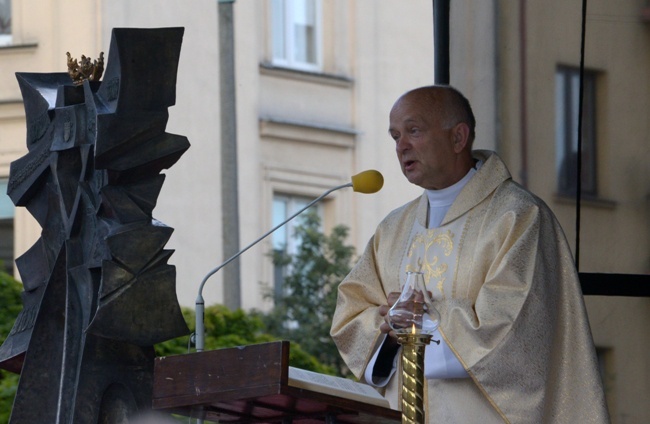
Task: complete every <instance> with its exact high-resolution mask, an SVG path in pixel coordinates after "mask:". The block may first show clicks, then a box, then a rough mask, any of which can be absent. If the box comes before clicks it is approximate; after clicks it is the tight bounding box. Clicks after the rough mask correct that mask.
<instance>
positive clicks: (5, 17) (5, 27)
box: [0, 0, 11, 46]
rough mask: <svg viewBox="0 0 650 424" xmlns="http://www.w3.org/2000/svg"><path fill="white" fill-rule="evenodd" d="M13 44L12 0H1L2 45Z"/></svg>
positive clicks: (0, 28) (0, 26)
mask: <svg viewBox="0 0 650 424" xmlns="http://www.w3.org/2000/svg"><path fill="white" fill-rule="evenodd" d="M9 44H11V0H0V46H6V45H9Z"/></svg>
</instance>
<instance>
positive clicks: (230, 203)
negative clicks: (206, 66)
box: [218, 0, 241, 310]
mask: <svg viewBox="0 0 650 424" xmlns="http://www.w3.org/2000/svg"><path fill="white" fill-rule="evenodd" d="M233 3H234V0H219V6H218V7H219V10H218V12H219V92H220V103H221V227H222V229H223V241H222V247H223V257H224V258H228V257H231V256H233V255H234V254H236V253H237V252H238V251H239V198H238V182H237V113H236V102H235V100H236V94H235V42H234V38H235V37H234V29H233V20H234V19H233V18H234V16H233ZM223 303H224V305H226V306H227V307H228V308H230V309H233V310H234V309H238V308H240V307H241V276H240V265H239V260H236V261H234V263H232V264H231V265H230V266H229V267H227V268H226V269H225V270H224V273H223Z"/></svg>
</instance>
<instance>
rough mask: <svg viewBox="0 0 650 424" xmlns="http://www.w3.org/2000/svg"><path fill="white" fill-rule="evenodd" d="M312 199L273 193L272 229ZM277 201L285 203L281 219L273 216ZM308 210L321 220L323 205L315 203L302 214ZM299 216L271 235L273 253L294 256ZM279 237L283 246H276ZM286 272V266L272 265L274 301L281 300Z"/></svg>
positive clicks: (297, 195)
mask: <svg viewBox="0 0 650 424" xmlns="http://www.w3.org/2000/svg"><path fill="white" fill-rule="evenodd" d="M314 199H315V197H310V196H304V195H299V194H291V193H285V192H273V196H272V200H271V222H272V226H273V228H275V227H276V226H277V225H279V224H280V223H281V222H283V221H285V220H286V219H287V218H289V217H290V216H292V215H293V214H295V213H296V212H298V211H299V210H300V209H302V208H304V207H305V206H306V205H307V204H309V203H310V202H311V201H313V200H314ZM277 201H284V202H286V203H285V204H286V209H285V211H284V216H282V217H277V216H276V215H275V212H276V202H277ZM310 210H316V212H317V213H318V215H319V216H320V217H321V218H322V216H323V205H322V204H321V203H316V204H314V205H312V206H311V207H310V208H308V209H307V210H305V211H304V212H303V214H304V213H307V212H308V211H310ZM301 216H302V214H300V215H298V216H296V217H295V218H294V219H292V220H291V221H289V222H287V223H286V224H285V225H284V226H282V227H280V228H278V230H277V231H275V232H274V233H273V235H272V240H271V243H272V248H273V252H274V253H276V252H280V251H281V252H283V253H285V254H289V255H293V254H295V252H296V251H297V247H298V245H299V244H300V241H299V240H296V237H295V236H294V230H295V228H296V227H297V226H298V225H300V223H301V222H300V218H301ZM280 235H283V241H284V244H283V245H281V246H280V245H278V237H279V236H280ZM287 271H288V268H287V267H286V266H283V267H280V266H277V265H275V264H273V294H274V297H275V298H276V299H277V298H281V297H283V296H284V295H285V292H284V287H283V286H284V284H283V282H284V276H285V275H286V272H287Z"/></svg>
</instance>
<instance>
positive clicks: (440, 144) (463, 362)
mask: <svg viewBox="0 0 650 424" xmlns="http://www.w3.org/2000/svg"><path fill="white" fill-rule="evenodd" d="M389 134H390V136H391V138H393V140H394V141H395V150H396V152H397V158H398V160H399V163H400V166H401V169H402V172H403V174H404V175H405V176H406V178H407V179H408V181H409V182H410V183H412V184H415V185H418V186H420V187H422V188H423V189H424V193H423V194H422V195H421V196H420V197H419V198H417V199H415V200H413V201H411V202H409V203H407V204H405V205H403V206H402V207H400V208H398V209H396V210H394V211H393V212H391V213H390V214H389V215H388V216H387V217H386V218H384V220H383V221H382V222H381V223H380V224H379V226H378V227H377V230H376V232H375V234H374V236H373V237H372V238H371V239H370V241H369V243H368V245H367V247H366V249H365V251H364V253H363V255H362V256H361V258H360V260H359V262H358V263H357V264H356V266H355V267H354V268H353V270H352V271H351V272H350V274H349V275H348V276H347V277H346V278H345V280H344V281H343V282H342V283H341V284H340V286H339V292H338V302H337V307H336V311H335V313H334V317H333V320H332V328H331V335H332V337H333V338H334V341H335V342H336V344H337V346H338V349H339V351H340V353H341V356H342V357H343V359H344V360H345V362H346V364H347V365H348V367H349V368H350V370H351V371H352V372H353V373H354V374H355V375H356V376H357V377H358V378H359V379H360V380H361V381H364V382H366V383H368V384H371V385H374V386H376V387H377V388H378V389H379V390H380V391H382V392H383V393H384V394H385V396H386V397H387V398H388V399H389V401H390V402H391V406H392V407H393V408H396V409H398V408H399V406H400V403H401V400H400V394H401V386H402V385H401V371H400V367H401V363H400V355H399V345H398V344H397V341H396V338H395V334H394V333H393V332H392V331H391V328H390V326H389V325H388V323H387V319H386V318H387V313H388V310H389V308H390V307H391V306H392V304H393V303H394V302H395V301H396V299H397V297H398V296H399V292H400V289H401V287H402V285H403V284H404V282H405V278H406V273H407V272H409V271H418V272H422V273H423V274H424V278H425V283H426V286H427V290H428V291H429V292H430V293H431V296H432V299H433V300H434V306H435V307H436V308H437V310H438V311H439V312H440V315H441V320H440V326H439V328H438V330H437V332H436V334H434V336H433V338H434V339H435V340H439V341H440V344H435V343H431V344H430V345H429V346H427V347H426V351H425V377H426V381H427V384H425V399H426V401H425V414H426V417H427V418H428V421H429V422H444V423H462V424H467V423H535V424H540V423H608V422H609V418H608V412H607V407H606V404H605V399H604V393H603V387H602V382H601V379H600V374H599V371H598V366H597V361H596V352H595V348H594V344H593V339H592V336H591V332H590V328H589V323H588V321H587V315H586V310H585V306H584V301H583V298H582V293H581V290H580V286H579V282H578V276H577V271H576V268H575V265H574V262H573V259H572V255H571V252H570V249H569V246H568V244H567V241H566V238H565V236H564V234H563V232H562V229H561V228H560V225H559V223H558V222H557V220H556V218H555V216H554V215H553V213H552V212H551V210H550V209H549V208H548V206H547V205H546V204H545V203H544V202H543V201H542V200H541V199H539V198H538V197H536V196H535V195H533V194H532V193H530V192H529V191H527V190H526V189H524V188H523V187H522V186H520V185H518V184H517V183H515V182H514V181H513V180H512V178H511V176H510V174H509V172H508V170H507V168H506V166H505V164H504V163H503V161H502V160H501V159H500V158H499V157H498V156H497V155H496V154H495V153H494V152H490V151H479V150H472V144H473V141H474V138H475V118H474V115H473V112H472V109H471V106H470V104H469V102H468V101H467V99H466V98H465V97H464V96H463V95H462V94H461V93H460V92H459V91H457V90H456V89H454V88H452V87H449V86H428V87H421V88H417V89H414V90H411V91H409V92H407V93H405V94H404V95H402V96H401V97H400V98H399V99H398V100H397V101H396V102H395V104H394V106H393V108H392V109H391V112H390V127H389Z"/></svg>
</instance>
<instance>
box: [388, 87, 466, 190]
mask: <svg viewBox="0 0 650 424" xmlns="http://www.w3.org/2000/svg"><path fill="white" fill-rule="evenodd" d="M433 106H434V105H432V104H431V100H430V99H429V98H427V97H425V96H421V95H420V96H418V95H413V94H410V95H408V94H407V95H406V96H405V97H402V98H401V99H399V100H398V101H397V102H396V103H395V105H394V106H393V109H392V110H391V112H390V127H389V130H388V132H389V133H390V136H391V137H392V138H393V140H395V150H396V152H397V158H398V159H399V163H400V166H401V168H402V173H403V174H404V176H406V178H407V179H408V180H409V181H410V182H411V183H412V184H416V185H418V186H420V187H422V188H425V189H433V190H440V189H442V188H446V187H449V186H451V185H453V184H454V183H456V182H457V181H458V180H459V179H460V178H462V176H464V173H463V174H462V175H461V176H460V178H458V172H457V167H458V164H457V156H458V155H457V153H456V152H455V151H454V137H453V129H452V128H449V129H445V128H443V124H442V117H441V116H440V115H439V114H436V113H435V112H434V111H435V110H438V109H439V108H435V107H433ZM465 172H466V171H465Z"/></svg>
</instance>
